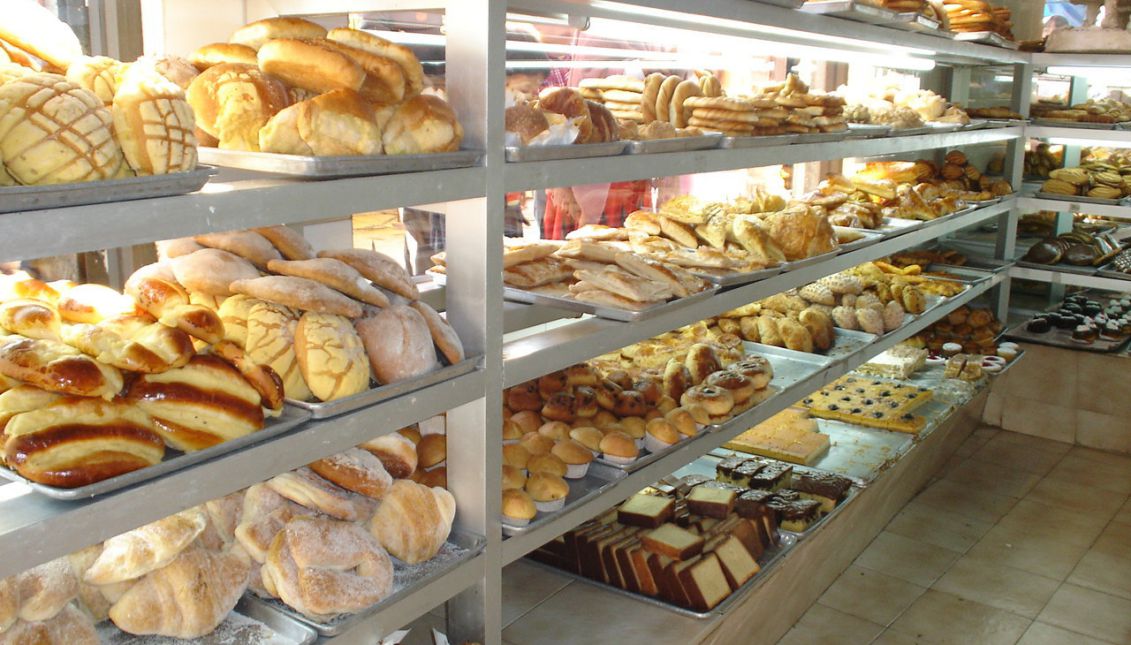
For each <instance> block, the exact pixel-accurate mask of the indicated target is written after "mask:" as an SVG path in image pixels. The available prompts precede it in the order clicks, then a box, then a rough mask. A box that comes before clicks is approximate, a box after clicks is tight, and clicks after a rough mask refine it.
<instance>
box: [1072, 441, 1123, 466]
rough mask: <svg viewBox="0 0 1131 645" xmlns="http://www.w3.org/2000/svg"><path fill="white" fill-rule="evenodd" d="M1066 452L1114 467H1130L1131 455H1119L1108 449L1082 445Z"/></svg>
mask: <svg viewBox="0 0 1131 645" xmlns="http://www.w3.org/2000/svg"><path fill="white" fill-rule="evenodd" d="M1068 454H1069V455H1071V456H1073V457H1078V458H1080V459H1087V460H1088V461H1098V462H1099V463H1101V464H1104V465H1107V466H1114V467H1116V468H1131V457H1129V456H1127V455H1120V454H1116V453H1114V452H1111V451H1108V450H1096V449H1095V448H1087V447H1084V446H1074V447H1073V448H1072V450H1069V451H1068Z"/></svg>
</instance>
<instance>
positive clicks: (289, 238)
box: [251, 225, 314, 260]
mask: <svg viewBox="0 0 1131 645" xmlns="http://www.w3.org/2000/svg"><path fill="white" fill-rule="evenodd" d="M251 230H253V231H255V232H256V233H259V234H260V235H262V236H263V237H265V238H267V241H268V242H270V243H271V244H274V245H275V248H276V249H278V251H279V253H281V254H282V255H283V257H284V258H286V259H288V260H309V259H310V258H312V257H314V248H313V247H311V246H310V242H307V241H306V238H305V237H303V236H302V233H299V232H298V231H296V230H295V229H293V228H290V227H287V226H282V225H279V226H264V227H262V228H253V229H251Z"/></svg>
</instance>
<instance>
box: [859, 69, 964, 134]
mask: <svg viewBox="0 0 1131 645" xmlns="http://www.w3.org/2000/svg"><path fill="white" fill-rule="evenodd" d="M837 94H838V95H840V96H842V97H844V100H845V101H846V102H847V103H848V107H847V108H846V109H845V115H846V117H847V119H848V121H849V122H851V123H866V124H872V125H890V126H891V127H892V128H893V129H897V130H902V129H907V128H920V127H923V126H924V125H926V124H927V123H960V124H967V123H969V122H970V117H969V116H967V114H966V112H965V111H964V110H963V109H962V108H960V107H958V106H956V105H948V104H947V101H946V99H945V98H943V97H941V96H939V95H938V94H935V93H934V92H932V91H931V90H905V89H902V87H901V86H900V84H899V83H898V82H896V81H888V82H884V81H883V80H881V81H880V82H878V83H876V84H869V85H868V86H866V87H850V86H847V85H842V86H840V87H839V88H837Z"/></svg>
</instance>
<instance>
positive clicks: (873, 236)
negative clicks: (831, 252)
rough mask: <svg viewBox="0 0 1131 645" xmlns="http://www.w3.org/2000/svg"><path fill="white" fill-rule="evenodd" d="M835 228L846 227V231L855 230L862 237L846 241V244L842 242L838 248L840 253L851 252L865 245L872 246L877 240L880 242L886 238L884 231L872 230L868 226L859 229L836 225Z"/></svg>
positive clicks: (854, 232)
mask: <svg viewBox="0 0 1131 645" xmlns="http://www.w3.org/2000/svg"><path fill="white" fill-rule="evenodd" d="M833 228H834V229H838V230H839V229H844V230H846V231H853V234H858V235H860V239H858V240H853V241H851V242H846V243H844V244H841V245H840V246H839V247H838V248H837V252H838V253H850V252H852V251H855V250H857V249H862V248H864V247H865V246H871V245H873V244H875V243H876V242H879V241H880V240H882V239H884V237H885V236H884V234H883V233H877V232H876V231H871V230H868V229H866V228H860V229H857V228H847V227H844V226H834V227H833Z"/></svg>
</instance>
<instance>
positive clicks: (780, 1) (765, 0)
mask: <svg viewBox="0 0 1131 645" xmlns="http://www.w3.org/2000/svg"><path fill="white" fill-rule="evenodd" d="M753 1H754V2H760V3H762V4H768V5H773V6H775V7H785V8H786V9H799V8H800V7H801V5H803V4H805V0H753Z"/></svg>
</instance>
